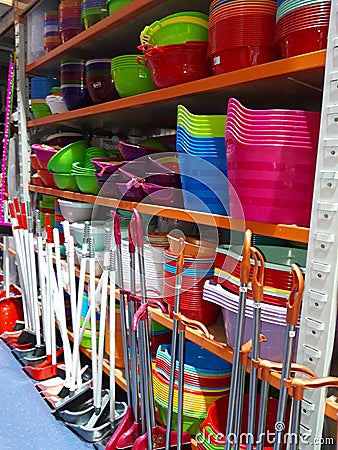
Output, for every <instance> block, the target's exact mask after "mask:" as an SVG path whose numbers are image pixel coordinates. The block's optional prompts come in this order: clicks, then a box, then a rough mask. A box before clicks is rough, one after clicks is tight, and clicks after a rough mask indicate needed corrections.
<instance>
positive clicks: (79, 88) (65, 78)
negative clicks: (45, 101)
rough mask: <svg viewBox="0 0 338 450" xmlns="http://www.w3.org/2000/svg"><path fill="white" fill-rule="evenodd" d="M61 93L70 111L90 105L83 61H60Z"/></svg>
mask: <svg viewBox="0 0 338 450" xmlns="http://www.w3.org/2000/svg"><path fill="white" fill-rule="evenodd" d="M61 93H62V97H63V100H64V102H65V104H66V106H67V108H68V109H69V110H70V111H71V110H73V109H78V108H84V107H85V106H89V105H91V104H92V101H91V98H90V95H89V93H88V89H87V85H86V65H85V60H84V59H73V60H69V61H61Z"/></svg>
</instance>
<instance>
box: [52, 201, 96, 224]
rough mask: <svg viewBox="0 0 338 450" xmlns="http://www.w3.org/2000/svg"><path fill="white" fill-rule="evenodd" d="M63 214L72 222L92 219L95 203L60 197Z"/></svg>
mask: <svg viewBox="0 0 338 450" xmlns="http://www.w3.org/2000/svg"><path fill="white" fill-rule="evenodd" d="M59 205H60V209H61V214H62V215H63V217H64V218H65V219H66V220H68V221H69V222H70V223H73V222H82V221H85V220H90V219H91V217H92V212H93V208H94V205H92V204H90V203H81V202H72V201H69V200H63V199H61V198H60V199H59Z"/></svg>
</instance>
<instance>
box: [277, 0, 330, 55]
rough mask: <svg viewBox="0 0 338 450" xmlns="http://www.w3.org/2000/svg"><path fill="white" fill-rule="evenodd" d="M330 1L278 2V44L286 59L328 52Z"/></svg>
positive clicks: (295, 0)
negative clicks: (319, 51) (318, 51)
mask: <svg viewBox="0 0 338 450" xmlns="http://www.w3.org/2000/svg"><path fill="white" fill-rule="evenodd" d="M330 9H331V2H330V1H329V0H319V1H318V0H284V1H283V0H278V8H277V24H276V41H277V45H278V47H279V49H280V52H281V55H282V57H283V58H288V57H290V56H296V55H301V54H303V53H310V52H314V51H316V50H322V49H324V48H326V43H327V33H328V28H329V17H330Z"/></svg>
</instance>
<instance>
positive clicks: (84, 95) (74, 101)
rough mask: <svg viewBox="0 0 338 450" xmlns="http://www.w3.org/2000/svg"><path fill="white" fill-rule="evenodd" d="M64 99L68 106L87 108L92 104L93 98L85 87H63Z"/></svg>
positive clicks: (71, 107)
mask: <svg viewBox="0 0 338 450" xmlns="http://www.w3.org/2000/svg"><path fill="white" fill-rule="evenodd" d="M61 93H62V97H63V100H64V102H65V104H66V106H67V108H68V109H69V110H70V111H71V110H73V109H79V108H85V107H86V106H90V105H92V103H93V102H92V100H91V98H90V95H89V93H88V89H87V88H84V87H77V86H74V87H73V86H72V87H61Z"/></svg>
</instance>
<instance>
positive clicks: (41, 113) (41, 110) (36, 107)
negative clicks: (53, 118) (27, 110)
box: [31, 103, 52, 119]
mask: <svg viewBox="0 0 338 450" xmlns="http://www.w3.org/2000/svg"><path fill="white" fill-rule="evenodd" d="M31 108H32V113H33V116H34V119H41V117H46V116H50V115H51V114H52V113H51V110H50V109H49V106H48V105H46V103H34V104H32V105H31Z"/></svg>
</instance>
